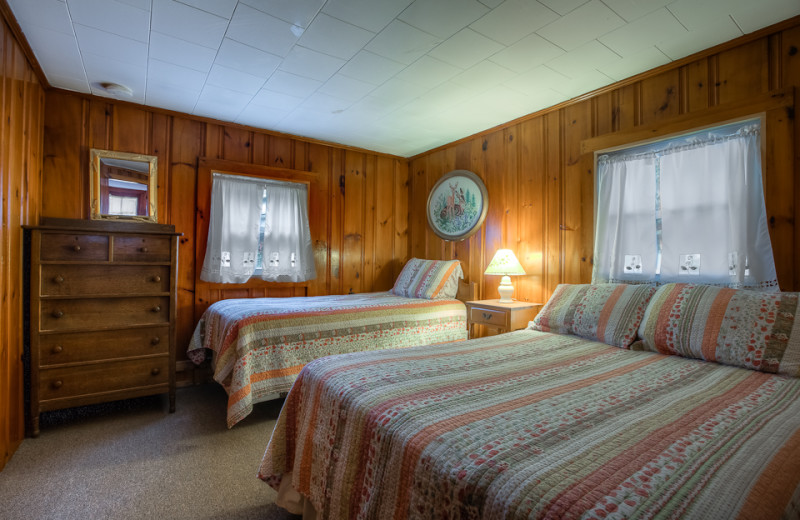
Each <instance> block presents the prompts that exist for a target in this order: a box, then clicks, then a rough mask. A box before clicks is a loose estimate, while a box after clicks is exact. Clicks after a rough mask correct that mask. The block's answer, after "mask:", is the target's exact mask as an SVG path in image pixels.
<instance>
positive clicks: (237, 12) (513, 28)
mask: <svg viewBox="0 0 800 520" xmlns="http://www.w3.org/2000/svg"><path fill="white" fill-rule="evenodd" d="M8 3H9V4H10V6H11V8H12V10H13V12H14V15H15V16H16V18H17V20H18V21H19V24H20V26H21V27H22V30H23V32H24V33H25V36H26V38H27V39H28V41H29V43H30V45H31V47H32V48H33V51H34V53H35V54H36V58H37V59H38V61H39V63H40V64H41V67H42V69H43V70H44V72H45V74H46V75H47V80H48V81H49V82H50V83H51V84H52V85H53V86H56V87H60V88H64V89H68V90H74V91H78V92H86V93H89V92H91V93H92V94H97V95H99V96H108V97H113V96H112V94H111V93H109V92H107V91H105V90H104V89H103V88H102V87H100V84H101V83H103V82H113V83H119V84H122V85H125V86H126V87H128V88H130V89H131V90H132V95H131V96H129V97H124V96H123V97H120V98H121V99H127V100H130V101H133V102H136V103H142V104H145V105H150V106H154V107H161V108H167V109H171V110H177V111H180V112H186V113H190V114H196V115H199V116H206V117H212V118H215V119H220V120H223V121H232V122H236V123H242V124H245V125H251V126H255V127H259V128H265V129H269V130H276V131H280V132H286V133H290V134H295V135H300V136H306V137H312V138H316V139H322V140H326V141H332V142H336V143H341V144H347V145H351V146H358V147H362V148H366V149H369V150H374V151H380V152H386V153H391V154H396V155H401V156H411V155H414V154H417V153H420V152H423V151H426V150H429V149H431V148H434V147H436V146H439V145H442V144H446V143H449V142H452V141H454V140H457V139H460V138H462V137H465V136H468V135H471V134H473V133H476V132H479V131H481V130H485V129H487V128H491V127H492V126H495V125H497V124H500V123H503V122H506V121H509V120H511V119H514V118H517V117H520V116H522V115H525V114H529V113H531V112H535V111H536V110H540V109H542V108H546V107H548V106H552V105H554V104H556V103H559V102H561V101H564V100H567V99H570V98H572V97H575V96H577V95H580V94H583V93H586V92H589V91H591V90H594V89H596V88H598V87H602V86H604V85H607V84H610V83H614V82H615V81H618V80H621V79H623V78H626V77H629V76H632V75H634V74H637V73H639V72H643V71H645V70H648V69H651V68H653V67H656V66H659V65H662V64H664V63H667V62H669V61H672V60H676V59H678V58H682V57H684V56H687V55H689V54H692V53H694V52H696V51H699V50H702V49H705V48H708V47H710V46H713V45H715V44H718V43H722V42H724V41H727V40H730V39H732V38H735V37H737V36H740V35H742V34H745V33H749V32H752V31H755V30H757V29H760V28H762V27H765V26H768V25H771V24H773V23H775V22H778V21H780V20H784V19H786V18H790V17H792V16H795V15H798V14H800V1H798V0H602V1H601V0H539V1H538V2H537V1H533V0H505V1H503V0H480V1H477V0H413V1H412V0H181V1H176V0H8Z"/></svg>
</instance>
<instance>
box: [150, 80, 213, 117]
mask: <svg viewBox="0 0 800 520" xmlns="http://www.w3.org/2000/svg"><path fill="white" fill-rule="evenodd" d="M198 97H200V91H199V90H196V91H195V90H186V89H182V88H174V87H170V86H168V85H163V84H151V83H149V82H148V84H147V94H146V96H145V101H146V103H147V104H148V105H151V106H156V107H160V108H166V109H169V110H177V111H180V112H185V113H187V114H191V113H192V111H193V110H194V105H195V103H197V98H198Z"/></svg>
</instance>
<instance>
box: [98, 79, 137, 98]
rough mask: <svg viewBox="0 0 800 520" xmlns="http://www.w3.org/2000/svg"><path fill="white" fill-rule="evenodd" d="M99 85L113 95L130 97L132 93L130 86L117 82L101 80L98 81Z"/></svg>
mask: <svg viewBox="0 0 800 520" xmlns="http://www.w3.org/2000/svg"><path fill="white" fill-rule="evenodd" d="M100 87H102V88H103V90H105V91H106V92H108V93H109V94H111V95H112V96H114V97H131V96H132V95H133V90H131V89H130V87H126V86H125V85H120V84H119V83H110V82H103V83H100Z"/></svg>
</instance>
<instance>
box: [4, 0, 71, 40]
mask: <svg viewBox="0 0 800 520" xmlns="http://www.w3.org/2000/svg"><path fill="white" fill-rule="evenodd" d="M8 3H9V6H10V7H11V10H12V11H13V12H14V17H15V18H16V19H17V21H18V22H19V25H20V27H22V30H23V32H24V33H25V36H26V37H27V38H28V39H30V36H29V34H30V32H32V30H29V29H28V27H30V26H36V27H42V28H45V29H47V30H50V31H55V32H60V33H62V34H69V35H72V34H73V31H72V22H71V20H70V18H69V12H68V10H67V3H66V2H64V0H9V2H8ZM33 30H35V29H33Z"/></svg>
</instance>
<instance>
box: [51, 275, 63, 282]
mask: <svg viewBox="0 0 800 520" xmlns="http://www.w3.org/2000/svg"><path fill="white" fill-rule="evenodd" d="M53 281H54V282H55V283H64V277H63V276H61V275H60V274H59V275H57V276H56V277H55V278H53Z"/></svg>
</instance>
